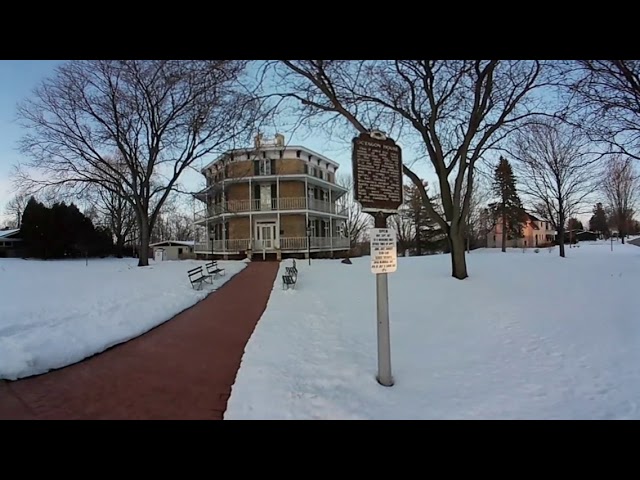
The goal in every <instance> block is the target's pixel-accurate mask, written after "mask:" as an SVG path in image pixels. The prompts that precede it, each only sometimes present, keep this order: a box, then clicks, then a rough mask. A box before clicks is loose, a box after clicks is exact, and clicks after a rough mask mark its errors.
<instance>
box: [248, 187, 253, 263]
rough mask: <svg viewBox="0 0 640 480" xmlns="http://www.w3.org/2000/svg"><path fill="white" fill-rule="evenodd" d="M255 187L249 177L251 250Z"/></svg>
mask: <svg viewBox="0 0 640 480" xmlns="http://www.w3.org/2000/svg"><path fill="white" fill-rule="evenodd" d="M252 197H253V185H252V183H251V177H249V250H253V215H252V214H251V212H253V198H252Z"/></svg>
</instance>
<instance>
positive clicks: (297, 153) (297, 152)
mask: <svg viewBox="0 0 640 480" xmlns="http://www.w3.org/2000/svg"><path fill="white" fill-rule="evenodd" d="M300 153H301V152H300V150H296V157H298V158H300Z"/></svg>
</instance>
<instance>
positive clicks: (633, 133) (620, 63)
mask: <svg viewBox="0 0 640 480" xmlns="http://www.w3.org/2000/svg"><path fill="white" fill-rule="evenodd" d="M563 77H564V78H565V79H566V80H565V81H564V82H563V84H564V87H565V88H566V91H567V92H568V93H569V96H570V99H571V102H570V104H569V106H570V108H571V110H570V111H571V112H572V113H573V118H575V121H576V122H577V124H578V125H579V126H580V127H581V128H582V129H583V130H584V131H585V132H586V133H587V134H588V135H589V138H590V139H591V140H594V141H598V142H603V143H605V144H608V145H609V146H610V147H611V149H612V150H613V152H618V153H620V152H621V153H623V154H625V155H628V156H630V157H632V158H635V159H640V60H575V61H570V62H566V64H565V65H564V72H563Z"/></svg>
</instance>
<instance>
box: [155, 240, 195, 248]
mask: <svg viewBox="0 0 640 480" xmlns="http://www.w3.org/2000/svg"><path fill="white" fill-rule="evenodd" d="M195 244H196V242H194V241H193V240H163V241H162V242H157V243H150V244H149V246H150V247H171V246H173V245H184V246H185V247H193V246H194V245H195Z"/></svg>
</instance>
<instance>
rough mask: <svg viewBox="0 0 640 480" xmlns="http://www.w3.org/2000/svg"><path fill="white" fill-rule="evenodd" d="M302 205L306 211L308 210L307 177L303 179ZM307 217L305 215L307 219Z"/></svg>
mask: <svg viewBox="0 0 640 480" xmlns="http://www.w3.org/2000/svg"><path fill="white" fill-rule="evenodd" d="M304 204H305V207H306V209H307V210H309V182H308V181H307V177H304ZM308 217H309V215H308V214H307V218H308Z"/></svg>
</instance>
